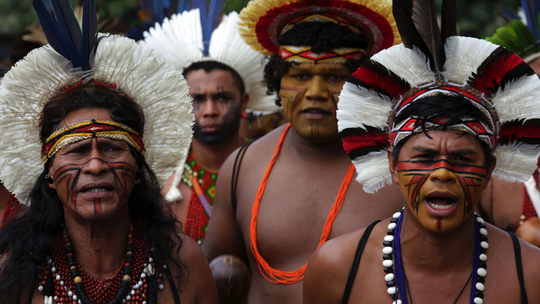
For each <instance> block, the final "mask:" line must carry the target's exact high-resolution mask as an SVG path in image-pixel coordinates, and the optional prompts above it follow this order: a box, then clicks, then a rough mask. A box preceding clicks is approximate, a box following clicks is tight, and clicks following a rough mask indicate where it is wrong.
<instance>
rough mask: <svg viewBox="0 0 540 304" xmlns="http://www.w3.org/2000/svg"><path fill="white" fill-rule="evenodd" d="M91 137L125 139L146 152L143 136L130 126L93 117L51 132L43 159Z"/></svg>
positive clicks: (44, 147)
mask: <svg viewBox="0 0 540 304" xmlns="http://www.w3.org/2000/svg"><path fill="white" fill-rule="evenodd" d="M89 138H108V139H114V140H123V141H125V142H126V143H128V144H129V145H130V146H132V147H133V148H135V149H136V150H137V151H138V152H139V153H141V154H142V155H143V156H144V155H145V153H146V150H145V148H144V144H143V142H142V140H141V136H140V135H139V133H137V132H135V131H133V130H132V129H131V128H129V127H128V126H126V125H123V124H121V123H117V122H114V121H106V120H94V119H92V120H88V121H83V122H79V123H75V124H71V125H68V126H66V127H64V128H62V129H60V130H58V131H56V132H54V133H53V134H51V136H49V138H47V140H46V141H45V145H44V146H43V156H42V158H41V160H42V161H45V160H47V159H50V158H51V157H53V156H54V155H55V154H56V153H57V152H58V151H60V149H62V148H63V147H65V146H67V145H70V144H72V143H76V142H78V141H81V140H85V139H89Z"/></svg>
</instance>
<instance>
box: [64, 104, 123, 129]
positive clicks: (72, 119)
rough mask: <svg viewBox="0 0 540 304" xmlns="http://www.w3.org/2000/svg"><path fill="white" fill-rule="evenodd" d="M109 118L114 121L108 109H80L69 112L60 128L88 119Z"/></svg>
mask: <svg viewBox="0 0 540 304" xmlns="http://www.w3.org/2000/svg"><path fill="white" fill-rule="evenodd" d="M92 119H95V120H108V121H112V120H113V119H112V118H111V113H110V111H109V110H108V109H95V108H94V109H80V110H77V111H73V112H71V113H69V114H68V115H67V116H66V117H65V118H64V120H62V121H61V122H60V125H59V126H58V127H59V128H63V127H65V126H67V125H71V124H75V123H79V122H83V121H88V120H92Z"/></svg>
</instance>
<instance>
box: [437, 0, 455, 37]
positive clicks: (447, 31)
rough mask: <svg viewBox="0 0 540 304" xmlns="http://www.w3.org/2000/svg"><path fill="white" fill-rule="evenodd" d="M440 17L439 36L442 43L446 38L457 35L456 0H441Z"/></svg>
mask: <svg viewBox="0 0 540 304" xmlns="http://www.w3.org/2000/svg"><path fill="white" fill-rule="evenodd" d="M441 15H442V17H441V37H442V42H443V44H444V43H445V42H446V38H448V37H452V36H457V29H456V24H457V4H456V0H443V2H442V14H441Z"/></svg>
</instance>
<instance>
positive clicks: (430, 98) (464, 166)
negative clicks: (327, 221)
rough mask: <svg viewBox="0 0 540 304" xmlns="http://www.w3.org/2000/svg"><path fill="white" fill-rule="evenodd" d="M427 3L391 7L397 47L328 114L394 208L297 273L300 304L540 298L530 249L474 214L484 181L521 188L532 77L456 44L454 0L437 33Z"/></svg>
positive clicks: (539, 137)
mask: <svg viewBox="0 0 540 304" xmlns="http://www.w3.org/2000/svg"><path fill="white" fill-rule="evenodd" d="M413 3H414V4H413ZM430 7H435V3H434V1H433V0H416V1H414V2H412V1H407V0H394V17H395V18H396V22H397V24H398V28H399V30H400V34H401V36H402V39H403V41H404V44H402V45H398V46H394V47H392V48H390V49H388V50H385V51H382V52H380V53H378V54H376V55H374V56H373V57H372V58H371V60H370V61H368V62H366V63H365V64H364V66H362V67H360V68H359V69H358V70H357V71H356V72H355V73H353V76H352V77H351V78H350V79H349V81H348V82H347V83H346V84H345V85H344V88H343V91H342V92H341V95H340V100H341V101H340V104H339V105H338V108H339V109H338V114H337V115H338V126H339V131H340V133H341V136H342V140H343V145H344V147H345V150H347V152H349V155H351V156H352V157H351V158H352V161H353V163H354V164H355V165H356V167H357V169H359V170H360V169H361V168H364V171H363V174H359V178H358V179H357V180H358V181H359V182H360V183H361V184H363V185H364V189H365V190H366V191H376V190H377V189H379V188H380V187H382V186H384V184H385V183H388V182H389V181H390V180H392V181H394V182H395V183H397V184H399V186H400V189H401V192H402V194H403V198H404V200H403V204H404V208H403V209H401V210H398V211H397V212H396V213H395V214H394V215H393V216H392V217H391V218H389V219H386V220H383V221H381V222H375V223H373V224H372V225H370V226H368V227H367V228H365V229H361V230H358V231H355V232H353V233H350V234H347V235H345V236H342V237H339V238H336V239H334V240H331V241H329V242H328V243H326V244H325V245H323V246H322V247H321V248H320V249H319V250H318V251H317V252H316V253H315V254H314V255H313V256H312V258H311V259H310V262H309V264H308V267H307V270H306V276H305V284H304V303H306V304H307V303H310V304H313V303H325V304H328V303H370V304H371V303H375V304H378V303H381V304H382V303H395V304H398V303H403V304H406V303H410V304H412V303H460V304H461V303H463V304H464V303H471V304H472V303H475V304H482V303H530V302H532V301H533V299H538V298H539V296H540V291H539V290H538V288H534V287H535V286H534V284H536V282H538V280H539V279H540V269H538V267H531V266H530V265H534V263H535V261H537V260H538V259H539V258H540V250H538V248H534V247H533V246H531V245H530V244H527V243H525V242H523V241H519V240H518V239H517V238H516V236H515V235H513V234H511V233H506V232H504V231H502V230H500V229H498V228H496V227H494V226H492V225H489V224H487V223H485V222H484V220H483V219H482V218H481V217H479V216H478V215H476V214H474V209H475V206H476V204H477V203H478V201H479V200H480V195H481V194H482V191H483V190H484V189H485V188H486V187H487V184H488V182H489V181H490V179H491V176H492V174H493V175H498V176H500V177H502V178H505V179H507V180H527V179H528V178H529V177H530V175H531V174H532V173H533V171H534V169H535V165H536V161H537V159H538V156H539V154H540V132H539V130H540V103H538V100H539V99H540V98H539V97H538V95H537V92H538V90H540V80H539V79H538V77H537V76H536V75H535V74H534V71H533V70H532V69H531V68H530V67H529V66H528V65H527V64H526V63H525V62H524V61H523V60H521V59H520V58H519V57H518V56H517V55H515V54H513V53H512V52H510V51H508V50H506V49H504V48H502V47H499V46H497V45H494V44H491V43H489V42H486V41H484V40H478V39H474V38H467V37H459V36H457V34H456V27H455V22H456V20H455V19H456V17H455V10H456V4H455V1H451V0H445V1H444V2H443V14H442V24H443V25H444V26H443V28H442V29H441V30H439V28H438V27H437V22H432V21H433V20H436V15H435V12H433V13H432V15H430V14H426V13H425V12H426V9H427V8H430ZM369 164H371V170H370V171H365V168H366V165H369ZM488 257H489V259H488ZM488 264H489V267H487V266H488ZM488 273H489V275H488ZM329 278H331V279H329ZM535 303H536V302H535Z"/></svg>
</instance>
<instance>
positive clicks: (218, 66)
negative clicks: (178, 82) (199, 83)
mask: <svg viewBox="0 0 540 304" xmlns="http://www.w3.org/2000/svg"><path fill="white" fill-rule="evenodd" d="M197 70H204V71H205V72H206V73H210V72H212V71H213V70H222V71H227V72H231V75H232V78H233V82H234V84H235V85H236V87H237V88H238V90H239V91H240V96H242V95H244V93H245V92H246V87H245V86H244V80H243V79H242V77H240V75H239V74H238V73H237V72H236V71H235V70H234V69H233V68H231V67H230V66H228V65H226V64H224V63H221V62H218V61H214V60H206V61H199V62H195V63H193V64H192V65H190V66H189V67H187V68H186V69H184V71H183V72H182V75H183V76H184V78H186V77H187V75H188V74H189V73H190V72H193V71H197Z"/></svg>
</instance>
